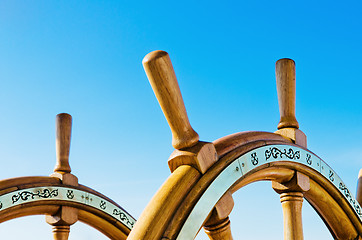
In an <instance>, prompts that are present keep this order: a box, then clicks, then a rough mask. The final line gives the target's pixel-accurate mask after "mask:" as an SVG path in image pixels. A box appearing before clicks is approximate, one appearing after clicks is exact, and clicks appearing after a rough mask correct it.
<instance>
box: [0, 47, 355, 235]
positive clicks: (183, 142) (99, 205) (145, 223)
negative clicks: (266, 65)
mask: <svg viewBox="0 0 362 240" xmlns="http://www.w3.org/2000/svg"><path fill="white" fill-rule="evenodd" d="M143 65H144V68H145V70H146V73H147V76H148V78H149V80H150V83H151V85H152V88H153V90H154V92H155V95H156V97H157V99H158V101H159V103H160V105H161V108H162V110H163V112H164V115H165V116H166V119H167V121H168V123H169V125H170V128H171V131H172V136H173V137H172V145H173V146H174V148H175V149H176V150H175V151H174V152H173V153H172V154H171V156H170V158H169V160H168V165H169V167H170V170H171V172H172V173H171V175H170V176H169V178H168V179H167V180H166V181H165V183H164V184H163V185H162V186H161V187H160V189H159V190H158V192H157V193H156V194H155V195H154V197H153V198H152V200H151V201H150V202H149V204H148V205H147V207H146V208H145V210H144V211H143V213H142V215H141V216H140V217H139V219H138V220H137V222H136V221H135V219H134V218H133V217H132V216H131V215H130V214H128V213H127V212H126V211H125V210H124V209H122V208H121V207H120V206H119V205H117V204H116V203H115V202H113V201H112V200H111V199H109V198H107V197H105V196H103V195H102V194H100V193H98V192H96V191H94V190H92V189H90V188H88V187H85V186H83V185H80V184H78V180H77V178H76V177H75V176H74V175H72V174H71V171H70V167H69V161H68V158H69V157H68V156H69V145H70V128H71V117H70V115H68V114H60V115H58V116H57V164H56V167H55V170H54V174H52V175H51V176H50V177H22V178H15V179H6V180H2V181H0V222H3V221H7V220H9V219H13V218H16V217H21V216H26V215H33V214H45V215H47V216H46V221H47V222H48V223H49V224H51V225H53V226H54V227H53V229H54V231H53V232H54V239H56V240H66V239H68V235H69V229H70V227H69V226H70V225H72V224H73V223H75V222H76V221H77V220H80V221H83V222H85V223H87V224H89V225H91V226H93V227H95V228H96V229H98V230H99V231H101V232H103V233H104V234H105V235H107V236H108V237H109V238H111V239H128V240H140V239H142V240H153V239H162V240H167V239H168V240H170V239H176V240H187V239H194V238H195V237H196V235H197V234H198V232H199V231H200V229H201V228H204V230H205V232H206V234H207V235H208V236H209V238H210V239H211V240H216V239H218V240H230V239H232V233H231V224H230V220H229V215H230V213H231V211H232V209H233V206H234V201H233V196H232V195H233V193H235V192H236V191H237V190H239V189H241V188H242V187H244V186H246V185H248V184H250V183H253V182H256V181H271V182H272V188H273V189H274V190H275V191H276V192H277V193H278V194H280V201H281V205H282V210H283V218H284V239H288V240H294V239H295V240H296V239H303V226H302V214H301V211H302V203H303V199H306V200H307V201H308V202H309V203H310V204H311V206H312V207H313V208H314V210H315V211H316V212H317V213H318V215H319V216H320V217H321V219H322V220H323V221H324V223H325V224H326V226H327V228H328V229H329V230H330V232H331V234H332V236H333V238H334V239H362V209H361V207H360V204H359V202H361V200H362V191H361V190H360V188H361V185H360V184H359V185H358V187H357V196H356V198H354V197H353V195H352V193H351V192H350V191H349V190H348V188H347V187H346V185H345V184H344V183H343V181H342V180H341V178H340V177H338V175H337V174H336V172H335V171H334V170H333V169H332V168H331V167H329V166H328V165H327V163H326V162H324V161H323V160H322V159H321V158H319V157H318V156H317V155H316V154H314V153H313V152H311V151H310V150H308V149H307V140H306V136H305V134H304V133H303V132H302V131H301V130H299V124H298V122H297V120H296V118H295V66H294V61H293V60H291V59H281V60H279V61H277V63H276V78H277V90H278V100H279V108H280V115H281V119H280V122H279V124H278V130H277V131H276V132H275V133H269V132H241V133H236V134H233V135H230V136H226V137H223V138H221V139H218V140H216V141H214V142H202V141H199V136H198V134H197V133H196V132H195V131H194V130H193V128H192V127H191V125H190V123H189V120H188V117H187V114H186V110H185V107H184V103H183V99H182V96H181V92H180V89H179V86H178V83H177V80H176V76H175V73H174V70H173V67H172V64H171V61H170V58H169V56H168V54H167V53H166V52H164V51H155V52H151V53H149V54H148V55H147V56H146V57H145V58H144V60H143ZM359 181H360V180H359Z"/></svg>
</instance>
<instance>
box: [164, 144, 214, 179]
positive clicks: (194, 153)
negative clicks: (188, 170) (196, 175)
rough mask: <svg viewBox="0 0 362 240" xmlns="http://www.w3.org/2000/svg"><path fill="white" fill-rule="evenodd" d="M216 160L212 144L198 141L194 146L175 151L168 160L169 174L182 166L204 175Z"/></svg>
mask: <svg viewBox="0 0 362 240" xmlns="http://www.w3.org/2000/svg"><path fill="white" fill-rule="evenodd" d="M217 159H218V155H217V153H216V149H215V146H214V144H212V143H209V142H201V141H199V142H198V143H197V144H196V145H194V146H192V147H189V148H184V149H182V150H177V149H176V150H175V151H174V152H173V153H172V154H171V156H170V157H169V159H168V166H169V168H170V170H171V172H173V171H175V169H176V168H178V167H179V166H182V165H190V166H193V167H194V168H196V169H197V170H199V171H200V172H201V173H202V174H203V173H205V172H206V171H207V170H208V169H209V168H210V167H211V166H212V165H213V164H214V163H215V162H216V161H217Z"/></svg>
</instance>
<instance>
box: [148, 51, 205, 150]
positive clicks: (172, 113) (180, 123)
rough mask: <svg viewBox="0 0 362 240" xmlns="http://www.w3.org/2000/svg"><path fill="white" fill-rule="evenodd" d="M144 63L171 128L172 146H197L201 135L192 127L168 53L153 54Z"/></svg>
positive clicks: (156, 52)
mask: <svg viewBox="0 0 362 240" xmlns="http://www.w3.org/2000/svg"><path fill="white" fill-rule="evenodd" d="M142 63H143V66H144V69H145V71H146V74H147V77H148V79H149V81H150V83H151V86H152V89H153V91H154V93H155V95H156V97H157V100H158V102H159V104H160V106H161V108H162V111H163V113H164V115H165V117H166V119H167V122H168V124H169V126H170V128H171V131H172V145H173V146H174V148H176V149H182V148H186V147H191V146H193V145H195V144H196V143H197V142H198V140H199V135H198V134H197V133H196V132H195V131H194V130H193V129H192V127H191V125H190V122H189V119H188V117H187V113H186V108H185V105H184V101H183V99H182V95H181V91H180V87H179V85H178V82H177V79H176V75H175V72H174V70H173V67H172V63H171V60H170V57H169V55H168V53H167V52H164V51H154V52H151V53H149V54H147V55H146V56H145V57H144V59H143V61H142Z"/></svg>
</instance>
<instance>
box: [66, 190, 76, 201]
mask: <svg viewBox="0 0 362 240" xmlns="http://www.w3.org/2000/svg"><path fill="white" fill-rule="evenodd" d="M67 198H69V199H73V198H74V192H73V190H68V191H67Z"/></svg>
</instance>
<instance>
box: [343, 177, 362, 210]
mask: <svg viewBox="0 0 362 240" xmlns="http://www.w3.org/2000/svg"><path fill="white" fill-rule="evenodd" d="M339 189H340V190H342V192H343V194H344V196H345V197H346V198H347V200H348V201H349V202H350V203H351V204H352V206H353V208H354V210H356V213H357V214H358V215H359V216H360V217H362V209H361V207H360V205H359V204H358V203H357V200H355V199H354V198H353V197H352V195H351V193H350V192H349V190H348V188H347V187H346V185H344V184H343V183H339Z"/></svg>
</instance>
